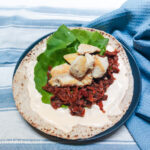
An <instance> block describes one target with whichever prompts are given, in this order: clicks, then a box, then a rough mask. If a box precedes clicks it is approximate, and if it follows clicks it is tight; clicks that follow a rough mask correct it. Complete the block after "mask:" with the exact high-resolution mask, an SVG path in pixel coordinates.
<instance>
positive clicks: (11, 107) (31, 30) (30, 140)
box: [0, 0, 138, 150]
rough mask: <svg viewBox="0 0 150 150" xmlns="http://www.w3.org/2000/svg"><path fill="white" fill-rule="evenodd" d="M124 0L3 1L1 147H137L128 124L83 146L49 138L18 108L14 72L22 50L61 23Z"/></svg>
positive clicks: (100, 12)
mask: <svg viewBox="0 0 150 150" xmlns="http://www.w3.org/2000/svg"><path fill="white" fill-rule="evenodd" d="M124 1H125V0H120V1H118V0H105V3H104V1H102V0H99V1H98V0H91V1H86V0H80V1H77V0H56V1H53V2H49V1H46V0H37V1H35V3H33V1H30V2H28V1H25V0H23V1H19V0H14V1H11V0H2V1H0V150H7V149H10V150H16V149H32V150H37V149H41V150H43V149H44V150H47V149H55V150H57V149H61V150H75V149H102V150H105V149H109V150H138V147H137V145H136V143H135V142H134V141H133V138H132V137H131V136H130V134H129V132H128V130H127V128H126V127H125V126H122V127H121V128H120V129H119V130H117V131H116V132H115V133H113V134H111V135H109V136H108V137H106V138H104V139H103V140H102V141H100V142H98V143H95V144H91V145H82V146H73V145H64V144H60V143H57V142H53V141H50V140H49V139H48V138H46V137H44V136H43V135H40V134H39V133H37V132H36V131H35V130H33V128H32V127H31V126H30V125H28V124H27V123H26V121H25V120H24V119H23V118H22V117H21V116H20V114H19V113H18V111H17V110H16V107H15V103H14V100H13V96H12V88H11V84H12V75H13V71H14V67H15V65H16V62H17V60H18V58H19V57H20V55H21V54H22V53H23V51H24V50H25V49H26V48H27V47H28V46H29V45H30V44H32V43H33V42H34V41H35V40H37V39H38V38H40V37H41V36H43V35H45V34H47V33H50V32H52V31H55V30H56V29H57V28H58V26H60V25H61V24H66V25H67V26H80V25H81V24H85V23H88V22H89V21H91V20H93V19H95V18H97V17H99V16H100V15H103V14H104V13H107V12H110V11H112V10H114V9H117V8H119V7H120V5H121V4H122V3H123V2H124Z"/></svg>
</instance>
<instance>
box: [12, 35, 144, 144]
mask: <svg viewBox="0 0 150 150" xmlns="http://www.w3.org/2000/svg"><path fill="white" fill-rule="evenodd" d="M51 34H52V33H49V34H47V35H45V36H43V37H41V38H39V39H38V40H36V41H35V42H34V43H32V44H31V45H30V46H29V47H28V48H27V49H26V50H25V51H24V52H23V54H22V55H21V57H20V58H19V60H18V61H17V64H16V67H15V69H14V74H13V76H14V75H15V72H16V70H17V68H18V66H19V64H20V63H21V61H22V59H23V58H24V57H25V56H26V55H27V53H28V52H29V51H30V50H32V48H33V47H34V46H35V45H36V44H38V43H39V42H40V41H41V40H43V39H44V38H46V37H47V36H49V35H51ZM122 45H123V43H122ZM123 47H124V49H125V51H126V54H127V56H128V59H129V62H130V66H131V69H132V74H133V78H134V91H133V98H132V102H131V104H130V106H129V108H128V110H127V111H126V113H125V114H124V116H123V117H122V118H121V120H120V121H118V122H117V123H116V124H115V125H114V126H112V127H110V128H109V129H107V130H106V131H104V132H102V133H100V134H97V135H95V136H93V137H91V138H86V139H78V140H67V139H62V138H58V137H54V136H51V135H46V134H44V133H43V132H41V131H39V130H37V129H35V130H36V131H37V132H39V133H40V134H42V135H45V136H46V137H47V138H48V139H50V140H53V141H57V142H60V143H64V144H75V145H76V144H90V143H93V142H97V141H99V140H101V139H102V137H105V136H107V135H109V134H110V133H112V132H114V131H116V130H117V129H118V128H120V127H121V126H122V125H123V124H124V123H125V122H126V121H127V120H128V119H129V117H130V116H131V115H132V114H133V112H134V111H135V109H136V107H137V105H138V102H139V98H140V94H141V87H142V83H141V75H140V70H139V68H138V66H137V63H136V61H135V59H134V57H133V56H132V54H131V52H130V51H129V50H128V49H127V48H126V47H125V46H124V45H123Z"/></svg>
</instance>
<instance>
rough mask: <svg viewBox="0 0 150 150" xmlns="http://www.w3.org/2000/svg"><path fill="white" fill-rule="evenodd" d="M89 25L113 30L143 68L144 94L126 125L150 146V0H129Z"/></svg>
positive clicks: (141, 142)
mask: <svg viewBox="0 0 150 150" xmlns="http://www.w3.org/2000/svg"><path fill="white" fill-rule="evenodd" d="M86 26H87V27H92V28H96V29H101V30H104V31H106V32H108V33H110V34H112V35H113V36H115V37H116V38H117V39H118V40H119V41H121V42H122V43H124V45H125V46H126V47H127V48H128V49H129V50H130V51H131V53H132V54H133V55H134V57H135V59H136V61H137V64H138V66H139V68H140V71H141V77H142V94H141V97H140V103H139V105H138V108H137V110H136V112H135V113H134V114H133V115H132V117H131V118H130V119H129V121H128V122H127V123H126V126H127V128H128V129H129V131H130V133H131V135H132V136H133V138H134V139H135V141H136V142H137V144H138V146H139V147H140V148H141V149H142V150H150V0H128V1H127V2H126V3H124V5H123V6H122V7H121V8H119V9H117V10H115V11H113V12H111V13H109V14H106V15H104V16H102V17H100V18H98V19H96V20H94V21H92V22H91V23H89V24H87V25H86Z"/></svg>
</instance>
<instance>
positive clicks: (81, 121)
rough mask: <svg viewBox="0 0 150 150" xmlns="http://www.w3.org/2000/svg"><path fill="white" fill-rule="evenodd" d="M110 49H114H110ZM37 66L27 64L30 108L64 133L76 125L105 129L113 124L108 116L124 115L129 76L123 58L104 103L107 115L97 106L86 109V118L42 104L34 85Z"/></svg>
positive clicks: (67, 110) (32, 63) (31, 63)
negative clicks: (35, 67) (123, 102)
mask: <svg viewBox="0 0 150 150" xmlns="http://www.w3.org/2000/svg"><path fill="white" fill-rule="evenodd" d="M109 49H113V48H112V47H109ZM109 49H108V50H109ZM35 64H36V61H34V62H33V61H32V62H30V63H28V64H27V65H28V66H27V76H28V79H29V81H28V92H29V95H30V107H31V109H32V110H33V111H34V112H36V113H37V114H38V115H39V116H40V117H41V118H43V119H44V120H45V121H47V122H48V123H50V124H52V125H54V126H55V127H56V128H58V129H61V130H63V131H64V132H70V131H71V130H72V127H73V126H76V125H84V126H92V127H103V126H104V125H106V124H111V121H110V120H109V118H108V115H118V114H120V113H122V110H121V109H120V107H119V105H120V103H121V99H122V98H123V97H124V95H125V91H126V89H127V88H128V78H127V76H125V74H126V73H127V70H126V67H125V65H124V62H123V60H121V58H119V64H120V65H119V68H121V70H120V72H119V73H118V74H115V75H114V76H115V77H116V80H115V81H114V83H113V84H112V85H111V86H110V87H109V88H108V90H107V94H108V99H107V100H106V101H105V102H103V105H104V107H103V108H104V110H105V111H106V113H103V112H102V111H101V110H100V109H99V107H98V106H97V105H93V106H92V108H91V109H89V108H86V111H85V116H84V117H78V116H72V115H71V114H70V112H69V109H64V108H59V109H57V110H55V109H53V108H52V106H51V105H49V104H44V103H42V101H41V95H40V93H38V91H37V90H36V88H35V83H34V66H35ZM31 70H32V72H31Z"/></svg>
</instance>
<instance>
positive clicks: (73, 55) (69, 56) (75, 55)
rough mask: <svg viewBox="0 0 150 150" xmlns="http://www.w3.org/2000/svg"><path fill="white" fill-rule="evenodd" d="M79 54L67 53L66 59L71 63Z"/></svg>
mask: <svg viewBox="0 0 150 150" xmlns="http://www.w3.org/2000/svg"><path fill="white" fill-rule="evenodd" d="M78 56H79V55H78V53H72V54H66V55H64V59H65V60H66V61H67V62H68V63H69V64H71V63H72V62H73V61H74V60H75V59H76V58H77V57H78Z"/></svg>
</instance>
